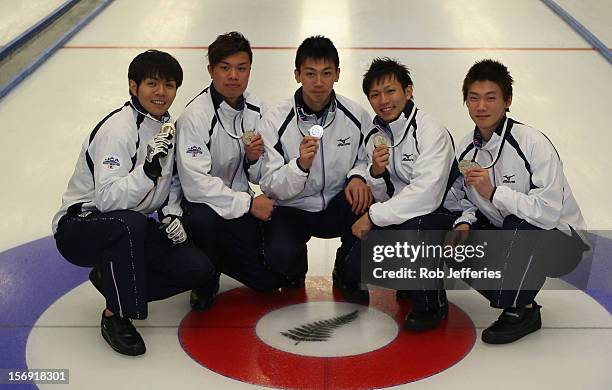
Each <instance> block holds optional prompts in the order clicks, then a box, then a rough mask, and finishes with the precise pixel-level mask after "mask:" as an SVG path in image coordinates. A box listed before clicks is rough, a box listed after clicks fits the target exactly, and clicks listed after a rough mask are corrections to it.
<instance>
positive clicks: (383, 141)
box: [372, 134, 387, 148]
mask: <svg viewBox="0 0 612 390" xmlns="http://www.w3.org/2000/svg"><path fill="white" fill-rule="evenodd" d="M372 144H374V147H375V148H377V147H379V146H382V145H387V137H385V136H384V135H383V134H376V135H375V136H374V139H373V140H372Z"/></svg>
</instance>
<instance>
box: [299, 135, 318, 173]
mask: <svg viewBox="0 0 612 390" xmlns="http://www.w3.org/2000/svg"><path fill="white" fill-rule="evenodd" d="M318 150H319V139H318V138H317V137H312V136H310V135H307V136H305V137H304V138H303V139H302V142H301V143H300V157H299V158H298V161H297V162H298V164H299V166H300V167H302V169H306V170H308V169H310V167H311V166H312V161H313V160H314V157H315V156H316V155H317V151H318Z"/></svg>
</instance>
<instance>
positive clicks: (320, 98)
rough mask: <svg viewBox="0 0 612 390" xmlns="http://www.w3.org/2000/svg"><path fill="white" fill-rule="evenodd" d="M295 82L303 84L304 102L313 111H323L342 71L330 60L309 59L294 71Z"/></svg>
mask: <svg viewBox="0 0 612 390" xmlns="http://www.w3.org/2000/svg"><path fill="white" fill-rule="evenodd" d="M294 74H295V81H297V82H298V83H301V84H302V95H303V98H304V102H305V103H306V105H307V106H308V107H309V108H310V109H311V110H315V111H318V110H321V109H323V107H325V105H326V104H327V103H328V102H329V98H330V96H331V92H332V90H333V89H334V83H335V82H336V81H338V78H339V77H340V69H339V68H336V66H335V64H334V62H333V61H330V60H328V59H316V60H315V59H312V58H307V59H306V61H304V62H303V63H302V65H300V69H296V70H295V71H294Z"/></svg>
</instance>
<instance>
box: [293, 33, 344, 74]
mask: <svg viewBox="0 0 612 390" xmlns="http://www.w3.org/2000/svg"><path fill="white" fill-rule="evenodd" d="M307 59H313V60H329V61H332V62H333V63H334V65H335V67H336V69H338V68H339V67H340V58H339V57H338V50H337V49H336V46H334V43H333V42H332V41H331V40H330V39H329V38H326V37H324V36H323V35H314V36H312V37H308V38H306V39H304V42H302V44H301V45H300V47H298V49H297V52H296V53H295V69H297V70H298V71H299V70H300V66H302V64H303V63H304V62H305V61H306V60H307Z"/></svg>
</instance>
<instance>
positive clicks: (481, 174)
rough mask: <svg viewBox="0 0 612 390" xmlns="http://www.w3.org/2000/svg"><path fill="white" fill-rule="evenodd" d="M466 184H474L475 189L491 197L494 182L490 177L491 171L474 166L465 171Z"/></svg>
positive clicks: (486, 196) (487, 197)
mask: <svg viewBox="0 0 612 390" xmlns="http://www.w3.org/2000/svg"><path fill="white" fill-rule="evenodd" d="M465 184H466V185H468V186H473V187H474V189H476V191H477V192H478V193H479V194H480V196H482V197H483V198H485V199H491V194H493V184H492V183H491V178H490V177H489V171H488V170H487V169H484V168H481V167H472V168H469V169H468V170H467V171H466V172H465Z"/></svg>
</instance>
